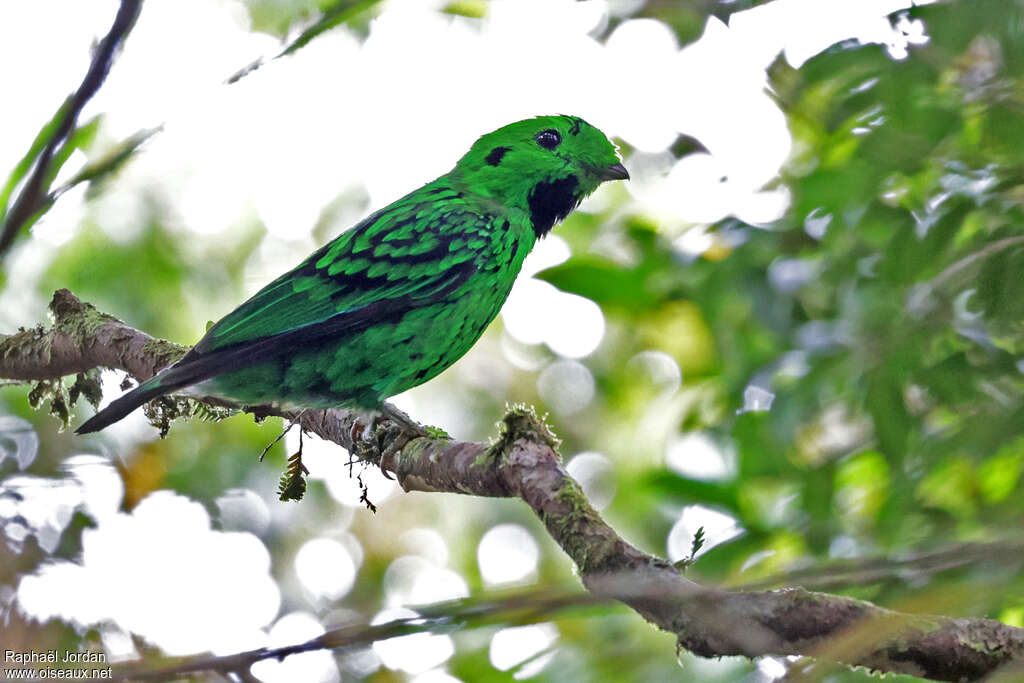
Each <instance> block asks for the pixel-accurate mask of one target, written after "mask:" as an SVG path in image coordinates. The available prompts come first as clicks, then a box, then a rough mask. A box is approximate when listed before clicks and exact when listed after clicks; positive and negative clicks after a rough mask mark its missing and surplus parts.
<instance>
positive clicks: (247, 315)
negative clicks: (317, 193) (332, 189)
mask: <svg viewBox="0 0 1024 683" xmlns="http://www.w3.org/2000/svg"><path fill="white" fill-rule="evenodd" d="M449 192H451V191H450V190H449ZM428 199H429V200H430V201H423V200H421V201H407V202H405V203H403V202H401V201H400V202H397V203H396V204H393V205H391V206H390V207H388V208H386V209H383V210H382V211H380V212H378V213H376V214H374V215H372V216H370V217H369V218H367V219H366V220H364V221H363V222H362V223H360V224H359V225H357V226H356V227H355V228H353V229H352V230H350V231H348V232H346V233H343V234H342V235H340V236H339V237H338V238H337V239H335V240H334V241H333V242H331V243H329V244H327V245H326V246H324V247H323V248H321V249H320V250H318V251H317V252H315V253H314V254H313V255H312V256H310V257H309V258H308V259H306V261H304V262H303V263H302V264H301V265H299V266H298V267H297V268H295V269H294V270H292V271H290V272H288V273H285V274H284V275H282V276H281V277H279V278H277V279H276V280H274V281H273V282H271V283H270V284H269V285H267V286H266V287H264V288H263V289H262V290H260V291H259V292H257V293H256V294H255V295H254V296H253V297H252V298H251V299H249V300H248V301H246V302H245V303H243V304H242V305H241V306H239V307H238V308H237V309H235V310H234V311H232V312H231V313H229V314H228V315H227V316H226V317H224V318H223V319H222V320H221V321H220V322H218V323H217V324H216V325H214V326H213V327H211V328H210V330H209V331H208V332H207V333H206V336H204V337H203V339H202V340H200V342H199V343H198V344H196V346H195V348H194V349H193V350H192V351H191V352H190V353H189V354H188V355H187V356H186V357H185V358H183V359H182V361H181V363H182V364H185V363H188V362H189V361H190V360H198V357H200V356H208V355H221V354H223V356H224V357H225V360H226V356H229V355H230V356H233V357H234V356H239V357H240V358H246V359H247V360H248V362H252V361H253V360H256V358H257V357H266V356H267V355H274V354H275V353H276V352H278V351H281V350H286V349H294V348H295V347H296V346H297V345H298V346H301V345H302V344H303V343H310V342H315V341H317V340H322V339H326V338H329V337H334V336H337V335H339V334H344V333H346V332H353V331H356V330H358V329H363V328H365V327H367V326H369V325H372V324H373V323H374V322H377V321H382V320H387V319H394V318H396V317H401V316H402V315H404V314H405V313H407V312H408V311H410V310H413V309H415V308H419V307H421V306H426V305H429V304H431V303H433V302H435V301H438V300H440V299H442V298H443V297H445V296H447V295H448V294H450V293H451V292H453V291H455V290H456V289H458V288H459V287H460V286H461V285H462V284H464V283H465V281H466V280H467V279H468V278H469V277H470V276H471V275H472V274H473V272H475V270H476V266H475V264H474V257H475V256H476V254H477V251H476V250H474V249H472V248H470V245H469V240H468V237H469V235H474V234H475V233H478V232H479V231H480V228H481V227H482V226H481V224H482V223H486V222H487V218H485V217H483V216H481V215H479V214H477V213H475V212H472V211H470V210H468V209H466V208H465V206H464V205H461V204H460V203H453V202H451V201H444V200H445V196H444V195H440V196H439V197H438V196H431V197H428ZM229 352H230V353H229ZM239 354H241V355H239ZM252 354H255V357H254V356H253V355H252ZM228 365H229V366H232V365H235V363H228ZM235 367H237V366H235ZM228 369H232V368H231V367H225V368H223V369H220V368H218V370H219V372H224V371H225V370H228ZM219 372H218V374H219Z"/></svg>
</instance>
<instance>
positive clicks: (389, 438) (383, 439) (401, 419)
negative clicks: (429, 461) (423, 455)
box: [351, 403, 447, 479]
mask: <svg viewBox="0 0 1024 683" xmlns="http://www.w3.org/2000/svg"><path fill="white" fill-rule="evenodd" d="M356 430H359V432H358V433H357V431H356ZM396 430H397V432H398V433H397V434H396V433H395V432H396ZM439 431H442V430H438V429H437V428H435V427H424V426H423V425H420V424H418V423H417V422H415V421H414V420H413V419H412V418H410V417H409V416H408V415H406V414H405V413H404V412H402V411H401V410H399V409H398V408H396V407H395V406H393V405H391V404H390V403H382V404H381V405H380V406H379V407H378V408H377V409H376V410H371V411H366V412H364V413H361V414H360V415H359V417H358V418H357V419H356V421H355V423H354V424H353V425H352V434H351V437H352V441H353V442H354V443H357V444H361V445H362V446H363V447H364V448H366V449H367V451H366V455H368V456H370V457H366V458H364V459H366V460H370V461H372V462H376V464H377V466H378V467H380V470H381V473H382V474H383V475H384V476H385V477H387V478H388V479H393V477H392V476H391V474H390V473H389V470H390V471H394V468H395V458H396V457H397V456H398V454H399V453H401V452H402V449H403V448H405V446H406V445H407V444H408V443H409V442H410V441H412V440H413V439H416V438H419V437H421V436H426V437H437V436H438V434H437V432H439ZM444 436H445V437H447V434H444ZM378 453H379V454H380V455H379V457H378V456H377V454H378ZM371 454H372V455H371Z"/></svg>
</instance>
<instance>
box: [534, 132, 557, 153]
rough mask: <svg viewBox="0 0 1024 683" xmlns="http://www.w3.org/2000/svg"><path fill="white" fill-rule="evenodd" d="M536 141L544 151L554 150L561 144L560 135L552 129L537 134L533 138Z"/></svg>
mask: <svg viewBox="0 0 1024 683" xmlns="http://www.w3.org/2000/svg"><path fill="white" fill-rule="evenodd" d="M533 139H534V140H536V141H537V144H538V145H540V146H541V147H543V148H544V149H554V148H555V147H558V145H560V144H562V135H561V133H559V132H558V131H557V130H555V129H554V128H548V129H547V130H542V131H541V132H539V133H537V135H536V136H534V138H533Z"/></svg>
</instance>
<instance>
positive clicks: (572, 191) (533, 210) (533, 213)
mask: <svg viewBox="0 0 1024 683" xmlns="http://www.w3.org/2000/svg"><path fill="white" fill-rule="evenodd" d="M579 184H580V179H579V178H577V177H576V176H575V175H570V176H566V177H565V178H559V179H557V180H545V181H544V182H540V183H537V184H536V185H534V186H533V189H532V190H530V195H529V197H528V198H527V201H528V202H529V204H530V221H531V222H532V223H533V232H534V233H535V234H536V235H537V237H538V238H539V237H543V236H544V235H546V234H548V232H550V231H551V228H553V227H555V221H560V220H562V219H563V218H565V217H566V216H568V215H569V212H570V211H572V210H573V209H575V208H576V207H577V206H579V203H580V200H579V199H578V198H577V197H576V186H577V185H579Z"/></svg>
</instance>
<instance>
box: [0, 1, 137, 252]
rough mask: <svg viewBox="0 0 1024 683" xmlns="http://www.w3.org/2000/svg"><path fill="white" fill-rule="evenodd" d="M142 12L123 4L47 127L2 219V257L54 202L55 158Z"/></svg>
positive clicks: (132, 6) (0, 235) (100, 84)
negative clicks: (79, 81)
mask: <svg viewBox="0 0 1024 683" xmlns="http://www.w3.org/2000/svg"><path fill="white" fill-rule="evenodd" d="M141 9H142V0H121V6H120V7H119V8H118V10H117V15H116V16H115V17H114V23H113V25H112V26H111V27H110V31H109V32H108V33H107V35H106V36H105V37H104V38H103V40H101V41H100V43H99V45H97V46H96V49H95V51H94V53H93V56H92V62H91V63H90V64H89V70H88V71H87V72H86V74H85V78H84V79H83V80H82V84H81V85H80V86H78V90H76V91H75V92H74V93H73V94H72V95H70V96H69V97H68V98H67V99H66V100H65V101H64V103H63V104H62V105H61V106H60V109H58V110H57V115H56V116H55V117H54V119H53V121H52V122H51V124H50V125H48V126H47V129H49V128H50V127H51V125H53V124H54V123H55V124H56V125H55V127H54V128H53V129H52V130H49V131H46V132H48V133H49V139H48V140H47V141H46V143H45V145H44V146H43V147H42V149H41V150H40V151H39V153H38V156H36V157H35V162H34V163H35V166H34V168H33V171H32V175H30V176H29V178H28V180H26V181H25V184H24V186H23V187H22V189H21V192H20V193H19V195H18V198H17V199H15V200H14V203H13V204H11V206H10V209H9V210H7V211H6V212H5V214H4V215H3V221H2V226H0V255H3V254H4V253H6V252H7V250H8V249H10V247H11V245H12V244H13V243H14V240H15V238H16V237H17V236H18V234H19V233H20V232H21V230H22V228H23V227H24V226H26V225H29V224H30V222H31V220H32V219H33V217H35V216H36V215H37V214H38V213H39V212H40V211H42V210H43V209H45V208H46V207H47V206H48V204H49V203H50V202H51V201H52V199H51V198H50V197H49V195H48V193H49V188H50V183H52V182H53V177H54V176H55V175H56V173H55V169H54V168H53V162H54V159H55V158H56V157H59V156H60V154H59V153H58V148H59V147H60V146H61V145H62V144H63V143H65V142H66V141H67V140H68V138H69V136H70V135H71V133H72V131H73V130H74V129H75V125H76V123H77V122H78V115H79V114H81V113H82V109H83V108H84V107H85V105H86V103H87V102H88V101H89V100H90V99H92V96H93V95H95V94H96V92H97V91H98V90H99V89H100V86H102V85H103V81H104V80H105V79H106V77H107V74H108V73H109V71H110V67H111V65H112V64H113V62H114V57H115V55H116V54H117V51H118V48H120V46H121V45H122V44H123V43H124V39H125V38H126V37H127V35H128V33H129V32H130V31H131V30H132V27H133V26H134V25H135V20H136V19H138V17H139V12H140V11H141ZM45 130H46V129H44V131H45ZM37 142H41V140H37ZM25 161H27V162H28V163H29V164H31V163H32V160H31V152H30V156H29V157H28V158H26V160H25ZM23 163H24V162H23ZM26 170H27V169H26ZM16 173H17V171H16ZM10 189H13V188H10ZM6 208H7V207H6V206H5V205H4V206H0V211H3V210H4V209H6Z"/></svg>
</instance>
